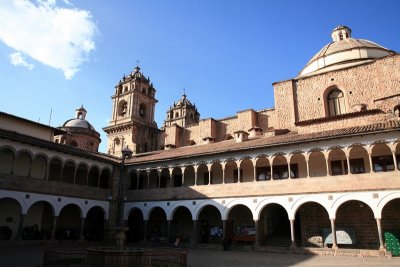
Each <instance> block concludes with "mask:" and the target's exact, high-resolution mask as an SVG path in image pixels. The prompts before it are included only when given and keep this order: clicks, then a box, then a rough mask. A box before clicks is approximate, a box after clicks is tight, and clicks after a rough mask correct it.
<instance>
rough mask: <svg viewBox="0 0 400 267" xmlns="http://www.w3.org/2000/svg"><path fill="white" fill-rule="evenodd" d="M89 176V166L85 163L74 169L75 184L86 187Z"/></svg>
mask: <svg viewBox="0 0 400 267" xmlns="http://www.w3.org/2000/svg"><path fill="white" fill-rule="evenodd" d="M88 174H89V165H88V164H87V163H86V162H81V163H79V165H78V168H76V174H75V184H78V185H86V184H87V179H88Z"/></svg>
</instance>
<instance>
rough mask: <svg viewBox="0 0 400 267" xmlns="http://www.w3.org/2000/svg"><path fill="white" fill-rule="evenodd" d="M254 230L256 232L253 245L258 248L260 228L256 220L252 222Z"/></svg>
mask: <svg viewBox="0 0 400 267" xmlns="http://www.w3.org/2000/svg"><path fill="white" fill-rule="evenodd" d="M254 228H255V230H256V233H255V240H254V245H255V247H259V246H260V233H259V232H260V227H259V223H258V220H254Z"/></svg>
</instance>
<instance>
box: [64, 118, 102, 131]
mask: <svg viewBox="0 0 400 267" xmlns="http://www.w3.org/2000/svg"><path fill="white" fill-rule="evenodd" d="M62 127H74V128H85V129H89V130H92V131H96V130H95V129H94V127H93V126H92V125H91V124H90V123H89V122H88V121H87V120H85V119H70V120H67V121H66V122H65V123H64V124H63V126H62Z"/></svg>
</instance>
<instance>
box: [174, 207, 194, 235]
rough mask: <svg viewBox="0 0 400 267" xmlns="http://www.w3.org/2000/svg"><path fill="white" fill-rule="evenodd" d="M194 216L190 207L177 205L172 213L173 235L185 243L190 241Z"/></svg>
mask: <svg viewBox="0 0 400 267" xmlns="http://www.w3.org/2000/svg"><path fill="white" fill-rule="evenodd" d="M192 217H193V215H192V212H191V211H190V209H189V208H188V207H186V206H177V207H175V209H174V211H173V212H172V213H171V232H170V235H171V237H176V238H179V239H180V240H181V241H182V242H184V243H189V242H190V240H191V235H192V229H193V220H192Z"/></svg>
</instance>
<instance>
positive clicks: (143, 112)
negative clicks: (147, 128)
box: [139, 103, 146, 118]
mask: <svg viewBox="0 0 400 267" xmlns="http://www.w3.org/2000/svg"><path fill="white" fill-rule="evenodd" d="M139 115H140V117H142V118H145V117H146V105H145V104H143V103H142V104H140V107H139Z"/></svg>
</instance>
